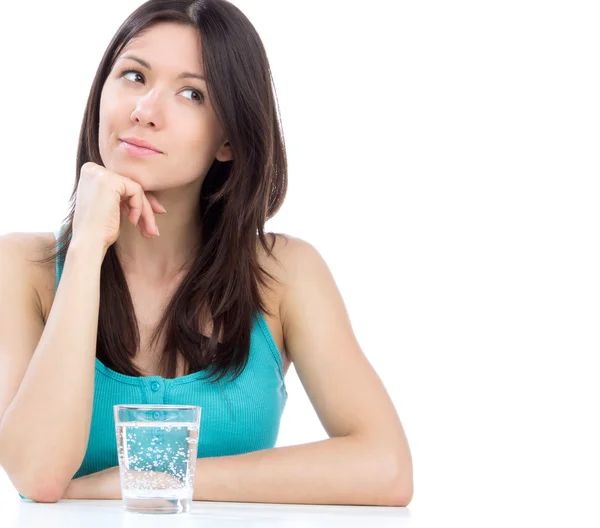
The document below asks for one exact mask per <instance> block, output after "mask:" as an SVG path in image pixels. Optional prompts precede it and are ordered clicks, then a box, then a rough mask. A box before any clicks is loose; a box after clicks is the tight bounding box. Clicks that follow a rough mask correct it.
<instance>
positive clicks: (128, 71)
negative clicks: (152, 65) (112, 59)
mask: <svg viewBox="0 0 600 528" xmlns="http://www.w3.org/2000/svg"><path fill="white" fill-rule="evenodd" d="M130 73H133V74H134V75H139V76H140V77H142V79H143V78H144V76H143V75H142V73H141V72H139V71H137V70H126V71H124V72H123V73H122V74H121V77H125V75H128V74H130ZM133 82H135V81H133Z"/></svg>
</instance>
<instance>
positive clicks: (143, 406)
mask: <svg viewBox="0 0 600 528" xmlns="http://www.w3.org/2000/svg"><path fill="white" fill-rule="evenodd" d="M113 409H140V410H145V409H169V410H177V409H181V410H184V411H185V410H190V409H202V407H201V406H200V405H169V404H156V405H155V404H152V403H140V404H133V403H130V404H117V405H113Z"/></svg>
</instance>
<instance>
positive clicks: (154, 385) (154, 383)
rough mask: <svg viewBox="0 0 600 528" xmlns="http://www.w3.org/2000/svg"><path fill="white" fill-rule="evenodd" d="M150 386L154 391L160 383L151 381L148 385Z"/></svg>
mask: <svg viewBox="0 0 600 528" xmlns="http://www.w3.org/2000/svg"><path fill="white" fill-rule="evenodd" d="M150 388H151V389H152V390H153V391H154V392H156V391H157V390H158V389H160V383H158V381H153V382H152V385H150Z"/></svg>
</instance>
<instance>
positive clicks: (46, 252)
mask: <svg viewBox="0 0 600 528" xmlns="http://www.w3.org/2000/svg"><path fill="white" fill-rule="evenodd" d="M0 239H1V240H0V247H1V249H0V252H2V253H3V254H5V255H10V257H9V258H11V259H15V260H17V261H18V264H19V265H20V266H22V270H23V277H24V278H25V280H27V281H29V282H30V284H31V286H32V287H33V288H34V290H35V292H36V294H37V296H38V299H39V306H40V311H41V313H42V314H43V315H44V321H45V320H46V314H47V313H48V310H49V308H48V306H49V304H48V296H49V295H52V296H53V295H54V280H55V265H54V262H53V261H50V262H46V263H40V262H38V261H40V260H43V259H45V258H47V257H49V256H51V255H52V254H53V244H54V241H55V237H54V233H53V232H52V231H50V232H38V233H29V232H12V233H7V234H5V235H2V236H1V237H0ZM50 304H51V301H50Z"/></svg>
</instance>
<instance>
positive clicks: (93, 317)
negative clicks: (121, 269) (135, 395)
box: [0, 236, 102, 502]
mask: <svg viewBox="0 0 600 528" xmlns="http://www.w3.org/2000/svg"><path fill="white" fill-rule="evenodd" d="M13 240H14V236H11V237H10V238H9V237H8V236H6V237H3V238H2V239H1V240H0V273H1V274H2V275H1V276H0V291H2V294H1V295H0V419H1V422H0V464H1V465H2V467H3V468H4V470H5V471H6V473H7V475H8V477H9V478H10V480H11V482H12V483H13V485H14V486H15V487H16V488H17V489H18V490H19V491H20V492H21V493H23V494H24V495H26V496H27V497H29V498H31V499H32V500H35V501H40V502H55V501H56V500H58V498H59V497H60V495H61V494H62V492H63V490H64V487H65V486H66V485H67V483H68V482H69V479H71V477H72V476H73V474H74V473H75V472H76V471H77V468H78V467H79V466H80V465H81V461H82V460H83V456H84V454H85V450H86V446H87V442H88V436H89V430H90V421H91V414H92V402H93V395H94V365H95V363H94V361H95V351H96V333H97V326H98V310H99V294H100V269H101V265H102V253H101V251H100V250H96V249H94V248H92V247H87V246H86V247H81V246H79V247H77V246H75V245H72V246H71V247H70V248H69V250H68V252H67V256H66V260H65V266H64V272H63V276H62V280H61V281H60V286H59V288H58V290H57V292H56V298H55V300H54V303H53V305H52V308H51V310H50V315H49V316H48V321H47V322H46V324H45V326H44V324H43V321H42V318H41V314H40V313H38V310H36V311H35V312H34V311H33V309H32V308H30V306H29V304H27V306H25V300H27V301H28V300H29V298H30V297H29V295H27V297H26V296H25V295H24V293H25V292H24V290H23V288H24V286H25V285H28V286H30V287H31V288H32V286H31V285H30V284H27V281H28V280H29V279H30V278H29V277H28V276H27V275H25V273H24V272H23V270H25V269H29V268H28V267H27V264H26V258H33V255H26V254H20V253H19V252H18V251H17V250H16V249H15V244H16V242H14V241H13ZM27 294H29V291H27ZM30 331H31V332H30ZM33 339H34V340H35V343H33V342H32V340H33Z"/></svg>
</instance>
